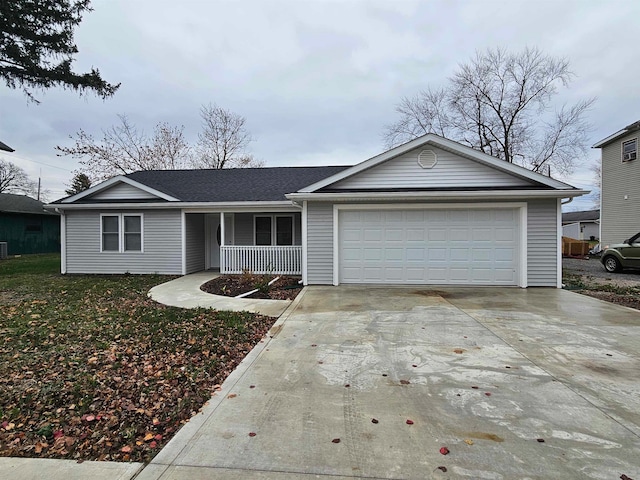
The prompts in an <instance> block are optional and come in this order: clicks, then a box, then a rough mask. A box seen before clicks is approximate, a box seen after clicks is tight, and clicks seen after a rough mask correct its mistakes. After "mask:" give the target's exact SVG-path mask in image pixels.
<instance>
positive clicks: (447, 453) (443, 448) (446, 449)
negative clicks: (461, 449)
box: [440, 447, 449, 455]
mask: <svg viewBox="0 0 640 480" xmlns="http://www.w3.org/2000/svg"><path fill="white" fill-rule="evenodd" d="M440 453H441V454H442V455H449V449H448V448H447V447H442V448H440Z"/></svg>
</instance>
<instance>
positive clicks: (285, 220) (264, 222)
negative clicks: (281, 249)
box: [254, 215, 293, 246]
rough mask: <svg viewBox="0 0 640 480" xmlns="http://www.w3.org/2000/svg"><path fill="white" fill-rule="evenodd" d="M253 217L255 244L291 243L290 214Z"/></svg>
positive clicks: (291, 227)
mask: <svg viewBox="0 0 640 480" xmlns="http://www.w3.org/2000/svg"><path fill="white" fill-rule="evenodd" d="M254 218H255V244H256V245H263V246H264V245H267V246H268V245H293V217H292V216H291V215H256V216H255V217H254ZM274 227H275V228H274Z"/></svg>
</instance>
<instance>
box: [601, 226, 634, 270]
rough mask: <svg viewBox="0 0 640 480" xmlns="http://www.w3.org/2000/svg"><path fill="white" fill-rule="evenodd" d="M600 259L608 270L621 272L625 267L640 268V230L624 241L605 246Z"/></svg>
mask: <svg viewBox="0 0 640 480" xmlns="http://www.w3.org/2000/svg"><path fill="white" fill-rule="evenodd" d="M600 261H601V262H602V265H604V268H605V270H606V271H607V272H612V273H613V272H621V271H622V270H623V269H624V268H640V232H638V233H636V234H635V235H634V236H633V237H631V238H629V239H627V240H624V241H623V242H622V243H617V244H615V245H608V246H606V247H605V249H604V252H603V253H602V257H600Z"/></svg>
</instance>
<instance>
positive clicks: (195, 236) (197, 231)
mask: <svg viewBox="0 0 640 480" xmlns="http://www.w3.org/2000/svg"><path fill="white" fill-rule="evenodd" d="M185 236H186V248H185V252H186V269H187V271H186V273H193V272H199V271H201V270H204V269H205V266H204V263H205V235H204V214H203V213H188V214H186V215H185Z"/></svg>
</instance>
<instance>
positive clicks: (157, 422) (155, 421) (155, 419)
mask: <svg viewBox="0 0 640 480" xmlns="http://www.w3.org/2000/svg"><path fill="white" fill-rule="evenodd" d="M151 422H152V423H153V424H154V425H159V424H160V420H158V419H157V418H154V419H153V420H151Z"/></svg>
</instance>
